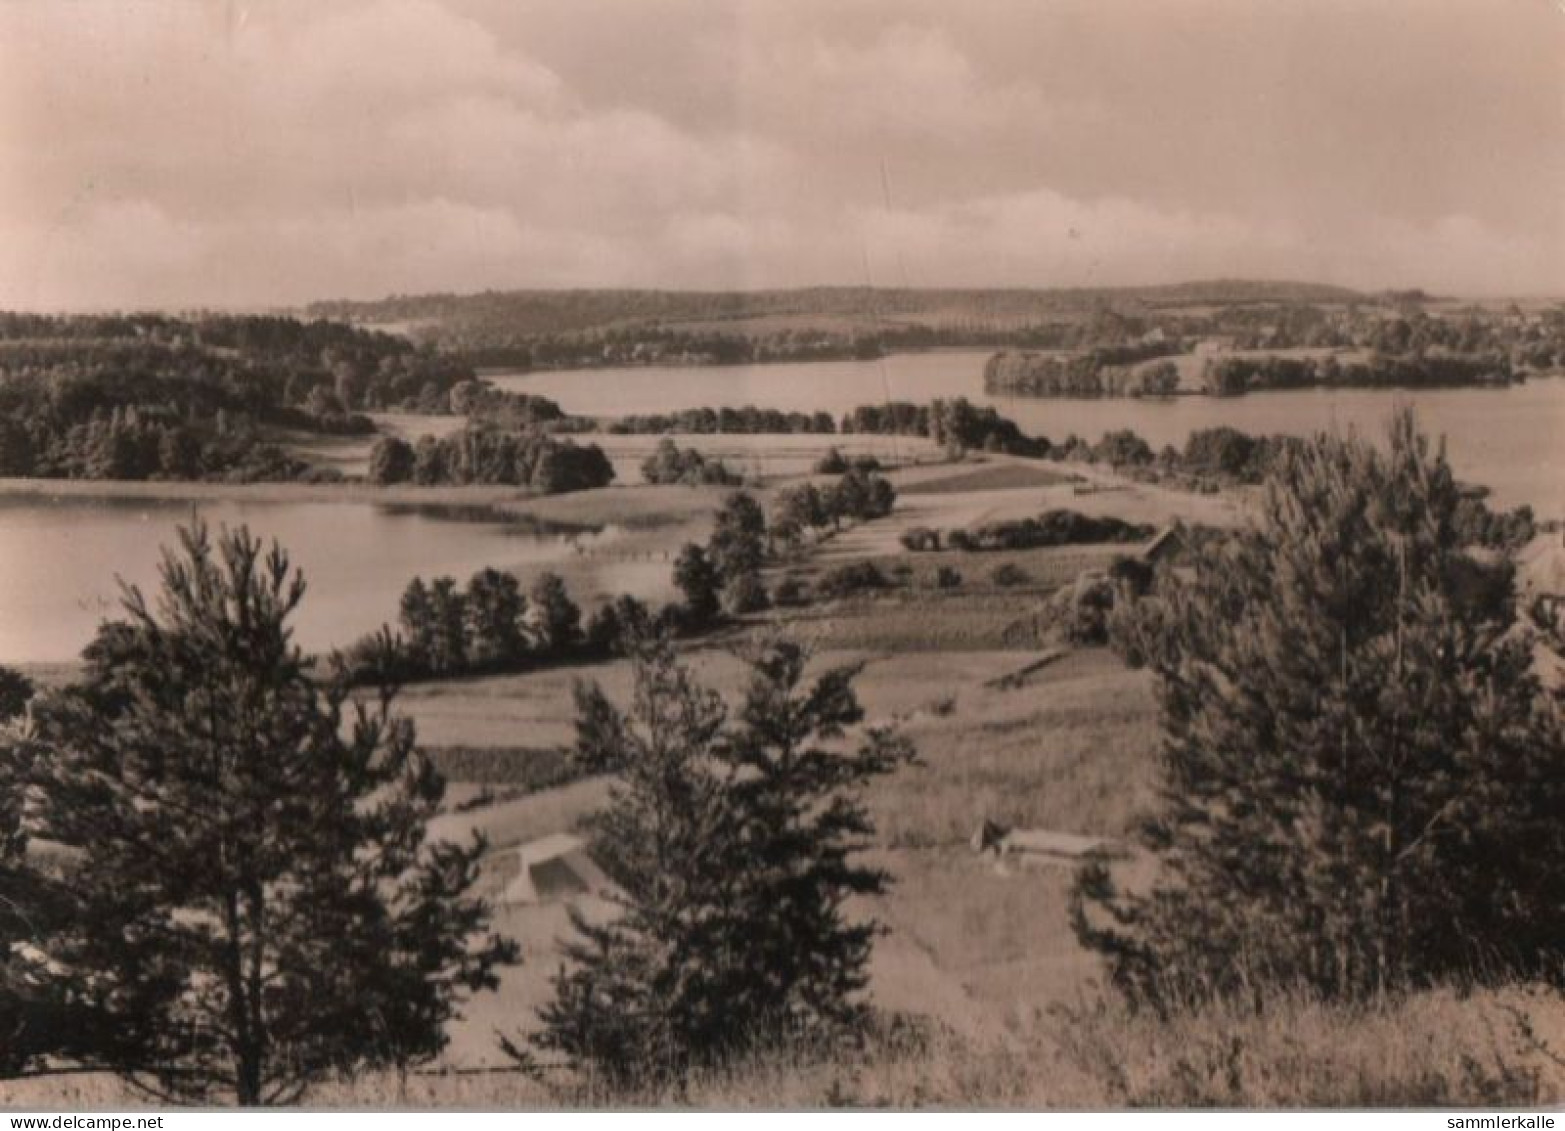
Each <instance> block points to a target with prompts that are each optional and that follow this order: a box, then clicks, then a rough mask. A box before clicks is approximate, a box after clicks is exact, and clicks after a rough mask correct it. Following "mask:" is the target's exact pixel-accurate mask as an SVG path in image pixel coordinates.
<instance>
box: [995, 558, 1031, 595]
mask: <svg viewBox="0 0 1565 1131" xmlns="http://www.w3.org/2000/svg"><path fill="white" fill-rule="evenodd" d="M989 580H990V581H991V582H993V583H994V584H995V585H998V586H999V587H1000V588H1002V589H1014V588H1015V587H1016V586H1019V585H1030V584H1031V583H1032V575H1031V574H1030V573H1028V572H1027V571H1026V570H1025V569H1023V568H1022V567H1021V566H1019V565H1017V564H1016V563H1015V562H1006V563H1005V564H1004V565H998V566H995V567H994V571H993V572H992V573H990V574H989Z"/></svg>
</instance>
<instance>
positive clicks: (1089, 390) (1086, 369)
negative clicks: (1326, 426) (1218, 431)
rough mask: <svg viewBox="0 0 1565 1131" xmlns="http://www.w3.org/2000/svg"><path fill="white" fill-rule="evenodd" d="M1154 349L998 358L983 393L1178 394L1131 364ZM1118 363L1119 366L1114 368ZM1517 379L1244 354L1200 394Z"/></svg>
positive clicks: (1419, 366) (1379, 357)
mask: <svg viewBox="0 0 1565 1131" xmlns="http://www.w3.org/2000/svg"><path fill="white" fill-rule="evenodd" d="M1168 352H1170V351H1169V349H1168V348H1167V347H1166V346H1165V345H1163V344H1161V343H1155V344H1151V345H1147V346H1143V347H1134V348H1133V347H1116V348H1112V349H1108V348H1099V349H1094V350H1089V351H1086V352H1080V353H1059V354H1055V353H1047V354H1044V353H1016V352H1002V353H997V354H995V355H994V356H993V357H991V358H990V359H989V360H988V361H987V362H986V363H985V365H984V390H985V391H986V392H989V393H998V394H1001V395H1005V396H1026V397H1143V396H1168V395H1171V394H1173V393H1176V392H1178V391H1179V387H1180V378H1179V370H1178V367H1177V366H1176V365H1175V364H1174V363H1173V362H1172V361H1168V360H1162V361H1154V362H1148V363H1142V364H1134V363H1132V361H1131V360H1130V359H1132V358H1134V355H1135V354H1137V353H1141V354H1145V355H1146V356H1152V357H1157V356H1161V355H1163V354H1166V353H1168ZM1116 358H1125V359H1126V360H1113V359H1116ZM1519 379H1520V372H1519V371H1518V370H1517V369H1515V368H1514V367H1513V366H1512V365H1511V363H1510V361H1509V360H1508V359H1507V358H1506V357H1505V355H1503V354H1497V353H1480V354H1452V353H1442V352H1437V351H1431V352H1426V353H1403V354H1387V353H1378V352H1376V353H1371V354H1369V355H1368V356H1367V357H1363V358H1359V357H1350V358H1341V357H1338V356H1336V355H1334V354H1328V355H1325V356H1302V357H1301V356H1288V355H1283V354H1268V353H1258V354H1247V355H1242V356H1241V355H1230V356H1222V357H1214V358H1208V359H1207V360H1205V361H1204V362H1203V363H1202V365H1201V377H1200V381H1201V386H1200V387H1201V390H1202V391H1203V392H1205V393H1206V394H1208V395H1210V396H1219V397H1233V396H1242V395H1244V394H1245V393H1252V392H1263V391H1266V390H1276V389H1305V388H1316V387H1327V388H1405V389H1420V388H1447V387H1466V386H1473V385H1508V384H1511V383H1512V382H1513V381H1516V380H1519Z"/></svg>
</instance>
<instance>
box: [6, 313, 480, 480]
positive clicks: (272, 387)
mask: <svg viewBox="0 0 1565 1131" xmlns="http://www.w3.org/2000/svg"><path fill="white" fill-rule="evenodd" d="M471 377H472V373H471V371H470V369H468V367H467V366H466V365H464V364H463V363H461V362H460V361H458V360H457V359H455V358H452V357H450V356H446V355H441V354H438V353H435V352H433V351H430V350H422V349H419V348H417V347H415V346H414V345H413V344H412V343H410V342H408V341H407V340H405V339H402V338H397V337H392V336H391V335H387V334H379V333H371V332H368V331H364V330H357V329H354V328H353V327H350V326H346V325H342V324H335V323H328V322H308V323H307V322H300V321H298V320H296V319H292V318H280V317H269V316H229V315H200V316H195V317H190V318H174V317H170V316H165V315H114V316H69V317H48V316H41V315H21V314H0V474H5V475H15V476H32V477H38V478H67V479H149V478H162V479H230V480H271V479H296V478H300V477H304V476H309V475H314V474H319V473H316V472H312V471H311V469H310V468H309V467H308V466H307V465H305V464H304V463H303V462H302V461H299V460H297V459H294V458H292V457H290V456H288V455H287V454H286V453H285V452H284V451H283V450H282V448H281V447H279V446H278V445H277V444H276V443H275V441H274V437H275V435H276V434H277V432H278V431H280V430H295V431H305V432H320V433H337V434H340V433H350V434H363V433H369V432H373V431H374V425H373V424H372V423H371V422H370V420H369V419H368V418H367V417H365V416H364V415H362V413H363V412H364V411H366V410H378V409H384V408H389V407H406V408H418V409H420V410H422V411H438V412H449V411H451V405H450V396H451V392H452V390H453V389H454V388H456V387H458V386H459V385H462V384H463V383H464V382H468V381H469V380H470V379H471Z"/></svg>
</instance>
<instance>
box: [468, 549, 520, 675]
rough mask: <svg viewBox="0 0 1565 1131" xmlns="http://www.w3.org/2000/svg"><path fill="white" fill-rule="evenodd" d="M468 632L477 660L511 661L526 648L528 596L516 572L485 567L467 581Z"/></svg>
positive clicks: (478, 661)
mask: <svg viewBox="0 0 1565 1131" xmlns="http://www.w3.org/2000/svg"><path fill="white" fill-rule="evenodd" d="M466 607H467V634H468V638H469V639H470V640H471V641H472V649H471V650H472V653H473V660H474V661H475V662H477V663H481V664H482V663H508V662H510V661H513V660H516V659H518V658H519V657H520V656H522V655H523V654H524V653H525V652H526V651H527V638H526V636H525V634H524V632H523V628H522V619H523V617H524V616H525V615H526V612H527V598H526V597H524V596H522V587H521V585H520V584H519V583H518V582H517V580H516V577H515V576H514V575H513V574H509V573H502V572H501V571H500V570H497V569H482V570H479V571H478V572H477V573H475V574H473V576H472V579H471V580H470V581H468V583H467V602H466Z"/></svg>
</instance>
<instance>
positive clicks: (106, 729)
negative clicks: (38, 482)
mask: <svg viewBox="0 0 1565 1131" xmlns="http://www.w3.org/2000/svg"><path fill="white" fill-rule="evenodd" d="M181 542H182V546H181V551H180V552H179V553H178V554H175V553H169V554H167V555H166V556H165V559H164V564H163V567H162V591H161V593H160V595H159V599H158V602H157V604H156V606H155V607H154V606H152V605H149V604H148V602H147V601H146V600H145V599H144V598H143V597H142V595H141V594H140V593H139V592H137V591H135V590H130V591H128V593H127V597H126V602H125V619H124V620H123V621H120V622H117V623H111V624H107V625H105V626H104V628H103V629H102V630H101V632H100V635H99V637H98V639H97V641H96V642H95V643H94V644H93V645H92V646H91V647H90V648H89V649H88V652H87V654H86V659H87V661H88V673H87V677H86V679H85V681H84V683H83V684H82V685H80V686H78V687H74V688H71V689H68V690H66V691H64V692H61V693H59V694H57V695H55V696H53V697H49V698H46V699H43V700H40V701H38V702H37V703H35V706H34V712H33V714H34V719H35V724H36V732H35V734H34V735H33V736H32V737H31V739H30V741H29V743H28V744H27V746H26V751H25V753H26V754H27V758H26V775H27V779H28V784H29V785H30V787H31V789H32V792H33V795H34V796H35V797H36V798H37V799H38V801H37V811H36V814H34V819H33V822H32V823H33V832H34V834H35V835H36V836H38V837H40V838H46V839H48V840H50V841H54V842H56V843H58V844H59V845H61V846H64V847H65V848H66V849H67V850H68V851H69V852H71V853H72V854H74V856H75V861H76V862H75V863H74V864H73V865H72V866H71V867H70V868H69V870H68V872H67V873H66V875H65V877H64V879H63V881H62V883H61V887H62V888H63V890H64V891H65V892H66V893H67V894H68V896H69V900H70V914H69V916H68V918H67V920H66V921H65V922H64V923H62V924H60V925H59V926H58V927H57V929H55V930H54V931H53V932H52V934H51V935H50V936H49V937H48V938H47V940H46V941H45V946H46V950H47V958H48V961H49V962H50V963H51V965H52V968H53V969H55V970H56V971H58V972H59V973H60V976H61V977H63V978H64V979H65V981H66V985H67V987H68V989H69V993H70V995H71V997H72V1000H74V1001H77V1002H81V1003H85V1004H89V1005H91V1006H92V1007H93V1008H96V1009H98V1010H99V1011H100V1012H101V1015H102V1017H103V1020H104V1023H105V1024H106V1025H108V1026H109V1027H111V1028H113V1029H115V1030H120V1031H123V1032H125V1033H129V1034H134V1035H135V1036H136V1038H137V1039H136V1041H135V1042H134V1047H130V1046H129V1045H126V1046H124V1047H121V1048H119V1049H117V1050H115V1051H114V1053H113V1054H112V1056H110V1057H109V1058H108V1060H107V1066H108V1067H111V1068H113V1069H114V1070H116V1071H118V1072H119V1073H120V1074H121V1075H122V1076H124V1077H125V1078H126V1079H128V1080H130V1081H131V1082H132V1083H134V1084H135V1085H137V1086H138V1087H140V1088H142V1089H144V1090H146V1091H148V1092H149V1093H151V1094H153V1095H156V1096H158V1097H161V1098H164V1099H166V1100H171V1101H181V1102H183V1101H197V1102H212V1101H215V1100H219V1099H223V1098H229V1099H232V1100H236V1101H237V1102H239V1103H241V1104H247V1105H248V1104H278V1103H291V1102H295V1101H297V1100H299V1099H300V1098H301V1097H302V1096H303V1095H305V1094H306V1092H307V1090H308V1089H309V1088H310V1087H311V1086H312V1085H314V1084H316V1083H318V1082H320V1081H322V1080H325V1079H327V1078H329V1077H331V1076H333V1075H335V1074H338V1073H342V1072H347V1071H357V1070H362V1069H367V1068H374V1067H379V1066H397V1067H401V1066H406V1065H409V1064H412V1063H416V1062H419V1061H421V1060H426V1059H428V1058H430V1057H432V1056H434V1055H435V1054H436V1053H438V1052H439V1051H440V1049H441V1048H442V1046H443V1045H444V1043H445V1027H446V1024H447V1022H448V1021H449V1020H450V1019H451V1017H452V1016H453V1014H454V1013H455V1011H456V1008H457V1006H458V1004H459V1002H460V1000H461V998H462V997H463V996H464V994H466V993H470V992H474V991H478V990H482V989H485V988H491V987H493V986H494V985H495V982H496V975H495V970H496V967H497V966H498V965H499V964H502V963H505V962H508V961H514V957H515V954H514V948H513V947H512V946H511V945H510V944H509V943H506V942H503V941H501V940H499V939H497V938H495V937H493V936H490V935H486V933H485V931H486V926H487V921H488V913H487V910H486V909H485V907H484V906H483V905H482V904H481V903H479V902H478V901H476V900H474V899H473V898H471V897H470V896H469V894H468V893H469V891H470V889H471V887H472V884H473V881H474V879H475V877H476V868H477V861H478V856H479V853H480V851H481V845H478V844H474V845H472V846H469V847H458V846H455V845H451V844H444V843H427V842H426V841H425V833H424V829H425V824H426V822H427V821H428V820H429V819H430V818H431V817H432V816H433V815H434V814H435V811H436V808H437V806H438V804H439V801H440V798H441V795H442V792H443V783H442V781H441V779H440V777H439V775H438V774H437V773H436V772H435V771H434V769H433V768H432V767H431V766H430V765H429V764H428V763H427V762H426V761H425V760H424V759H423V758H422V757H421V756H420V755H419V754H418V753H417V752H416V751H415V749H414V746H413V732H412V728H411V726H410V725H409V724H408V723H407V722H405V721H403V720H398V719H394V718H392V717H390V716H389V715H388V714H387V712H386V704H387V703H388V702H389V693H388V694H386V695H384V696H383V701H382V705H381V707H380V709H379V710H378V711H371V710H369V709H366V708H362V707H351V706H350V705H349V704H348V701H347V698H346V691H345V689H344V687H343V686H342V684H341V682H340V681H338V680H333V681H331V682H329V683H326V684H325V685H322V684H321V683H318V682H317V680H316V679H315V678H314V676H313V675H312V674H311V670H310V668H309V666H308V665H307V663H306V661H305V660H304V658H303V657H302V656H301V654H300V652H299V650H298V649H297V648H296V647H295V646H294V645H293V643H292V640H291V633H290V629H289V628H288V623H287V622H288V620H289V617H290V616H291V615H292V613H293V612H294V611H295V609H296V608H297V607H298V605H299V602H300V600H301V598H302V597H303V595H304V582H303V579H302V577H301V576H300V575H299V574H298V573H296V572H293V571H291V570H290V567H289V563H288V559H287V557H286V556H285V555H284V554H283V553H282V551H281V550H279V549H277V548H276V547H275V546H274V547H273V548H272V550H271V551H270V552H269V553H267V552H263V550H262V547H261V545H260V543H259V542H258V541H256V540H255V539H252V538H251V537H250V536H249V534H248V532H246V531H245V530H243V529H241V530H239V531H238V532H234V533H227V532H225V533H224V535H223V536H222V537H221V538H220V539H219V540H218V543H217V545H216V546H215V547H214V545H213V543H212V541H211V540H210V539H209V537H208V535H207V533H206V531H205V529H204V528H202V527H197V528H195V529H194V530H190V531H181ZM23 753H24V752H23V751H22V750H21V749H20V748H13V749H12V750H10V751H9V753H8V756H7V757H6V758H5V760H4V761H5V764H6V765H7V766H9V767H11V768H12V769H13V770H14V769H15V768H16V767H17V766H19V765H21V764H22V761H23Z"/></svg>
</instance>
